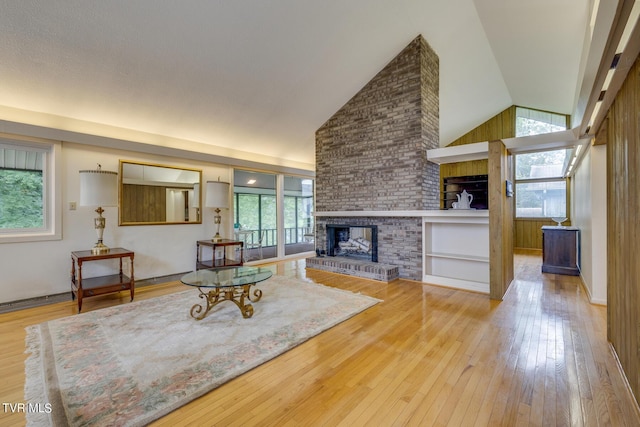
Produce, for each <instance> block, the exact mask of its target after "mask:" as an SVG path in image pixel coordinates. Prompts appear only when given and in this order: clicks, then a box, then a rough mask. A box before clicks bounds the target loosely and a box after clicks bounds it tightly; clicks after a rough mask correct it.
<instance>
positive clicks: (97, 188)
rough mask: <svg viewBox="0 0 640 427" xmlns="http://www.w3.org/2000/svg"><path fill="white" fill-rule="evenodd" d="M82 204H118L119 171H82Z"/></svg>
mask: <svg viewBox="0 0 640 427" xmlns="http://www.w3.org/2000/svg"><path fill="white" fill-rule="evenodd" d="M80 206H118V173H117V172H109V171H103V170H101V169H97V170H84V171H80Z"/></svg>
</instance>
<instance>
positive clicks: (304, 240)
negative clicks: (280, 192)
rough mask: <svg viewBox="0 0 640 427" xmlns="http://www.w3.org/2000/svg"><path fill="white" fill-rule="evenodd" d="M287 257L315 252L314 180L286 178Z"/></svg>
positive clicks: (285, 223)
mask: <svg viewBox="0 0 640 427" xmlns="http://www.w3.org/2000/svg"><path fill="white" fill-rule="evenodd" d="M284 231H285V255H293V254H297V253H301V252H309V251H313V249H314V243H313V240H314V238H313V236H314V234H313V180H311V179H309V178H299V177H295V176H285V177H284Z"/></svg>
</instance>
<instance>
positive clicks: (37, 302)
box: [0, 272, 188, 314]
mask: <svg viewBox="0 0 640 427" xmlns="http://www.w3.org/2000/svg"><path fill="white" fill-rule="evenodd" d="M187 273H188V272H184V273H175V274H167V275H165V276H158V277H150V278H148V279H141V280H136V283H135V286H136V288H141V287H144V286H151V285H159V284H162V283H167V282H173V281H176V280H180V278H181V277H182V276H184V275H185V274H187ZM71 300H72V299H71V290H69V291H67V292H63V293H60V294H53V295H45V296H41V297H33V298H25V299H21V300H16V301H9V302H3V303H0V314H2V313H10V312H12V311H18V310H25V309H27V308H33V307H41V306H43V305H48V304H56V303H59V302H65V301H71Z"/></svg>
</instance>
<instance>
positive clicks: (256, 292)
mask: <svg viewBox="0 0 640 427" xmlns="http://www.w3.org/2000/svg"><path fill="white" fill-rule="evenodd" d="M272 275H273V272H272V271H271V270H269V269H267V268H261V267H230V268H210V269H206V270H198V271H193V272H191V273H189V274H185V275H184V276H182V278H181V279H180V281H181V282H182V283H184V284H185V285H189V286H195V287H196V288H198V290H199V291H200V298H203V299H204V300H205V301H206V302H207V304H206V306H204V305H201V304H196V305H194V306H193V307H191V317H193V318H194V319H196V320H202V319H204V317H205V316H206V315H207V313H209V312H210V311H211V309H212V308H213V307H215V306H216V305H218V304H219V303H221V302H222V301H231V302H233V303H234V304H235V305H237V306H238V308H239V309H240V312H241V313H242V317H244V318H245V319H248V318H249V317H251V316H253V306H252V305H251V304H250V303H248V302H246V301H247V300H248V301H249V302H258V301H260V298H261V297H262V291H261V290H260V289H253V294H252V293H251V287H252V286H253V285H255V284H256V283H258V282H262V281H264V280H267V279H268V278H269V277H271V276H272Z"/></svg>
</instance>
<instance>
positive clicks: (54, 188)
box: [0, 134, 62, 244]
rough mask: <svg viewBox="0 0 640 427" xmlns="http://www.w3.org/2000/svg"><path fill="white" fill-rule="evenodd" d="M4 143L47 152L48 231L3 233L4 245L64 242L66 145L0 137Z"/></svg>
mask: <svg viewBox="0 0 640 427" xmlns="http://www.w3.org/2000/svg"><path fill="white" fill-rule="evenodd" d="M0 143H2V144H3V145H8V146H15V147H17V148H32V149H37V150H42V151H46V152H47V155H46V156H45V162H44V164H43V166H42V176H43V180H44V194H43V199H44V201H43V218H44V224H45V226H44V228H39V229H25V230H13V229H12V230H7V231H3V230H0V244H2V243H21V242H41V241H49V240H61V239H62V167H61V162H62V142H61V141H51V140H45V139H39V138H22V137H16V136H14V135H6V134H0Z"/></svg>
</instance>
